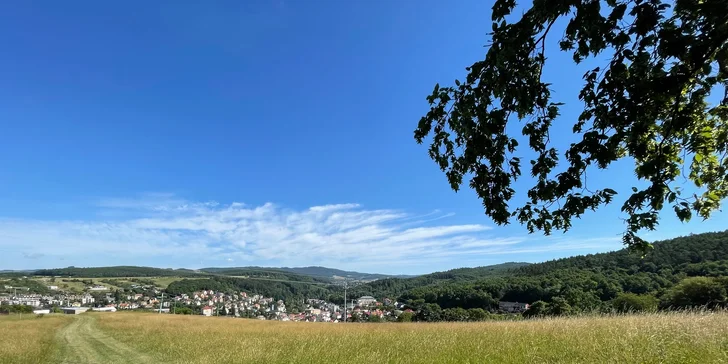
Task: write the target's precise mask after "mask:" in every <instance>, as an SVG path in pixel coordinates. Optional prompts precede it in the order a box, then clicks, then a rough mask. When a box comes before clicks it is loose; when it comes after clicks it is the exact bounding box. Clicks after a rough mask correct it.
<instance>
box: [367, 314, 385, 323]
mask: <svg viewBox="0 0 728 364" xmlns="http://www.w3.org/2000/svg"><path fill="white" fill-rule="evenodd" d="M367 322H382V318H381V317H379V315H369V318H368V319H367Z"/></svg>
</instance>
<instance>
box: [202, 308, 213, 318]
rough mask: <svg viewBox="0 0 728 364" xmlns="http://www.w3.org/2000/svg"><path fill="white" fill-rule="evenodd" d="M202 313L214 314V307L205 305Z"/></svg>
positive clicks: (204, 314) (206, 314)
mask: <svg viewBox="0 0 728 364" xmlns="http://www.w3.org/2000/svg"><path fill="white" fill-rule="evenodd" d="M202 315H203V316H212V307H210V306H205V307H203V308H202Z"/></svg>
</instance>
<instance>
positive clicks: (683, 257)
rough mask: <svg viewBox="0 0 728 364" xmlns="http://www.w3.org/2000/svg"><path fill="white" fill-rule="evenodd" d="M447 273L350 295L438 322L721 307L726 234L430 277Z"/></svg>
mask: <svg viewBox="0 0 728 364" xmlns="http://www.w3.org/2000/svg"><path fill="white" fill-rule="evenodd" d="M455 271H456V272H457V271H460V270H455ZM465 272H467V270H465ZM448 273H449V272H444V273H435V274H430V275H426V276H422V277H417V278H413V279H387V280H381V281H376V282H372V283H369V284H365V285H361V286H358V287H356V288H355V289H354V293H355V294H371V295H375V296H377V297H397V298H399V299H400V300H401V301H404V302H408V303H409V304H410V305H411V306H412V307H413V308H415V309H421V308H423V307H426V308H427V310H430V311H434V312H435V314H433V316H434V317H436V318H440V319H441V318H442V317H443V316H444V315H445V314H446V312H445V311H444V310H443V309H454V308H464V309H468V308H483V309H486V310H489V311H492V312H494V311H497V310H498V302H499V301H514V302H523V303H530V304H532V309H531V310H529V312H527V313H526V316H528V315H548V314H553V315H557V314H568V313H573V312H584V311H589V312H593V311H613V310H618V311H622V310H631V311H638V310H655V309H660V308H662V309H666V308H682V307H694V306H709V307H710V306H723V305H725V303H726V299H727V294H726V289H728V278H726V277H728V231H726V232H717V233H706V234H697V235H690V236H685V237H680V238H676V239H671V240H667V241H661V242H656V243H655V244H654V249H652V250H651V251H650V252H649V253H648V254H647V255H646V256H645V257H644V258H642V257H640V256H639V255H636V254H633V253H630V252H628V251H627V250H619V251H616V252H611V253H602V254H592V255H586V256H576V257H571V258H564V259H558V260H553V261H548V262H544V263H539V264H529V265H522V266H518V267H511V268H510V269H506V270H505V271H495V272H492V273H491V274H487V273H488V272H487V271H486V272H479V271H473V274H471V275H467V274H466V275H461V276H456V277H453V279H437V278H438V277H448ZM483 273H486V274H483ZM440 310H442V311H440Z"/></svg>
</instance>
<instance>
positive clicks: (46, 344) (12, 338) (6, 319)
mask: <svg viewBox="0 0 728 364" xmlns="http://www.w3.org/2000/svg"><path fill="white" fill-rule="evenodd" d="M71 319H72V318H71V317H68V316H62V315H53V316H45V317H41V318H37V317H36V316H35V315H23V316H22V318H21V317H20V316H19V315H10V316H0V363H2V364H4V363H49V362H52V356H53V355H54V353H55V351H56V350H57V349H58V345H59V343H58V342H57V341H56V337H55V336H56V332H57V331H58V330H59V329H60V328H61V327H63V326H65V325H66V324H68V323H70V322H71Z"/></svg>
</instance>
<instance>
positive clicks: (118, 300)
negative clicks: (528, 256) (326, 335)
mask: <svg viewBox="0 0 728 364" xmlns="http://www.w3.org/2000/svg"><path fill="white" fill-rule="evenodd" d="M48 288H50V289H51V290H54V291H55V290H57V287H55V286H49V287H48ZM54 288H56V289H54ZM94 288H97V289H95V290H94V291H96V292H98V291H104V290H105V289H103V290H102V289H99V288H100V287H94ZM99 293H101V294H102V295H101V296H99V294H98V293H97V294H96V296H97V297H99V298H103V302H101V301H97V299H96V298H94V296H92V295H91V294H89V293H85V294H64V293H61V292H58V293H57V294H52V295H41V294H31V293H26V294H17V293H16V294H14V295H10V294H6V295H0V304H7V305H28V306H32V307H33V308H35V309H36V311H38V312H37V313H47V312H45V311H48V308H49V307H63V309H62V310H63V312H65V313H74V314H76V313H80V312H84V311H85V310H87V309H88V308H89V307H92V306H96V307H94V308H93V309H94V310H97V311H116V310H134V309H154V310H159V311H160V312H169V311H170V310H171V309H176V308H177V307H185V306H187V307H198V308H199V312H201V313H202V315H204V316H234V317H248V318H251V317H255V318H258V319H262V320H280V321H309V322H339V321H344V320H345V318H344V315H346V320H350V319H351V318H352V316H353V315H355V316H357V317H358V318H360V319H368V318H370V317H371V316H379V318H382V319H385V318H388V317H389V318H396V317H398V316H399V315H400V314H402V313H403V312H407V311H410V312H411V310H409V309H407V308H406V307H405V304H404V303H401V302H397V301H395V300H391V299H388V298H384V299H382V301H381V302H380V301H378V300H377V299H376V298H374V297H372V296H362V297H359V298H358V299H354V300H351V301H350V302H347V303H346V305H345V307H341V306H340V305H337V304H334V303H331V302H327V301H325V300H321V299H308V300H306V301H305V307H304V309H303V310H302V312H288V311H287V310H286V305H285V303H284V302H283V301H282V300H275V299H273V298H271V297H263V296H262V295H258V294H250V295H249V294H248V293H246V292H242V291H241V292H232V293H223V292H215V291H212V290H202V291H198V292H194V293H191V294H181V295H178V296H174V297H165V296H164V294H163V293H162V292H161V291H158V290H157V289H152V290H150V291H147V293H146V294H142V293H131V292H130V293H126V292H125V293H121V294H119V293H116V294H112V293H108V292H107V293H102V292H99ZM498 306H499V309H500V311H502V312H507V313H521V312H524V311H526V310H527V309H528V308H529V305H528V304H526V303H520V302H504V301H502V302H500V303H499V305H498ZM41 311H42V312H41ZM49 312H50V311H49Z"/></svg>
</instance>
